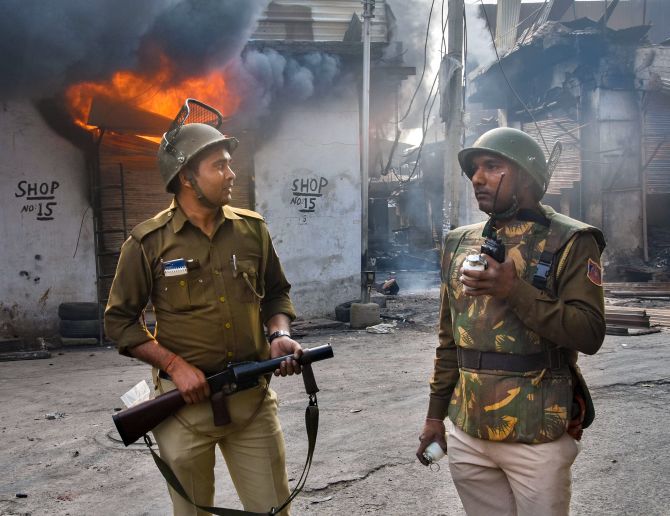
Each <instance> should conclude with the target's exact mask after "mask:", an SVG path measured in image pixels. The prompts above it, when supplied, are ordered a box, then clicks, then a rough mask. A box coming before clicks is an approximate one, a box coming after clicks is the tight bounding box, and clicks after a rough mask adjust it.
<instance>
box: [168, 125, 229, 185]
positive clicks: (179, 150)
mask: <svg viewBox="0 0 670 516" xmlns="http://www.w3.org/2000/svg"><path fill="white" fill-rule="evenodd" d="M167 134H168V133H165V134H164V135H163V139H162V141H161V145H160V147H159V148H158V167H159V170H160V174H161V178H162V179H163V183H164V184H165V188H166V190H167V189H168V188H169V185H170V181H172V179H174V177H175V176H176V175H177V174H178V173H179V171H180V170H181V169H182V168H183V167H184V165H186V164H187V163H188V162H189V161H191V159H192V158H193V157H194V156H196V155H197V154H199V153H200V152H202V151H204V150H205V149H207V148H209V147H211V146H213V145H216V144H219V143H223V144H225V145H226V148H227V150H228V152H230V153H231V154H232V152H233V151H234V150H235V149H236V148H237V145H238V143H239V142H238V140H237V138H233V137H232V136H226V135H225V134H222V133H221V132H220V131H219V130H218V129H216V128H215V127H212V126H211V125H209V124H201V123H191V124H185V125H183V126H181V128H180V129H179V131H178V133H177V134H176V135H175V136H174V137H173V138H172V139H171V141H168V137H167ZM168 191H169V190H168Z"/></svg>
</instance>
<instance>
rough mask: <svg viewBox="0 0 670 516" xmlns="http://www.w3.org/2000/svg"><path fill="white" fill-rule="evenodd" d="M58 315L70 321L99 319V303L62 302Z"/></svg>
mask: <svg viewBox="0 0 670 516" xmlns="http://www.w3.org/2000/svg"><path fill="white" fill-rule="evenodd" d="M58 317H60V318H61V319H66V320H68V321H89V320H93V319H96V320H97V319H98V303H84V302H77V303H61V304H60V305H58Z"/></svg>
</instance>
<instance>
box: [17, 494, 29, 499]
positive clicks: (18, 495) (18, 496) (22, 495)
mask: <svg viewBox="0 0 670 516" xmlns="http://www.w3.org/2000/svg"><path fill="white" fill-rule="evenodd" d="M16 497H17V498H28V495H27V494H26V493H16Z"/></svg>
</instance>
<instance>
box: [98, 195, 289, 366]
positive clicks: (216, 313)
mask: <svg viewBox="0 0 670 516" xmlns="http://www.w3.org/2000/svg"><path fill="white" fill-rule="evenodd" d="M180 258H183V259H185V260H187V261H188V260H193V261H192V262H190V265H189V266H188V270H187V271H186V272H184V273H181V274H178V275H174V276H170V275H168V276H166V274H165V272H164V263H165V262H168V261H169V260H176V259H180ZM290 287H291V286H290V284H289V283H288V281H287V280H286V278H285V276H284V272H283V271H282V267H281V265H280V263H279V259H278V257H277V254H276V253H275V250H274V247H273V246H272V242H271V241H270V237H269V234H268V230H267V227H266V225H265V223H264V221H263V219H262V217H261V216H260V215H258V214H257V213H255V212H252V211H249V210H242V209H238V208H231V207H229V206H224V207H223V208H222V210H221V218H220V219H219V220H218V222H217V226H216V228H215V230H214V232H213V234H212V237H211V239H210V238H209V237H208V236H207V235H205V234H204V233H203V232H202V231H201V230H200V229H199V228H197V227H196V226H194V225H192V224H191V223H190V222H189V220H188V218H187V217H186V215H185V214H184V212H183V211H182V210H181V208H179V206H178V205H177V204H176V202H175V201H173V203H172V205H171V206H170V208H169V209H168V210H165V211H163V212H161V213H159V214H158V215H156V217H154V218H153V219H149V220H148V221H145V222H144V223H142V224H140V225H139V226H138V227H137V228H135V230H133V233H132V234H131V236H130V237H129V238H128V240H126V242H125V243H124V244H123V246H122V248H121V256H120V258H119V263H118V266H117V271H116V276H115V277H114V281H113V283H112V288H111V291H110V295H109V302H108V304H107V308H106V310H105V331H106V333H107V336H108V337H109V338H111V339H112V340H114V341H116V343H117V346H118V349H119V352H120V353H121V354H124V355H129V352H128V350H129V348H132V347H133V346H136V345H138V344H142V343H144V342H146V341H148V340H151V339H153V338H154V336H153V335H152V334H151V333H150V332H149V331H148V330H147V328H146V325H145V324H144V322H143V317H142V314H143V311H144V309H145V307H146V306H147V303H148V301H149V300H150V301H151V303H152V305H153V309H154V311H155V314H156V322H157V324H156V335H155V338H156V340H157V341H158V342H159V343H160V344H161V345H162V346H164V347H165V348H167V349H169V350H170V351H172V352H174V353H176V354H178V355H180V356H181V357H183V358H184V359H185V360H186V361H188V362H189V363H191V364H192V365H194V366H196V367H198V368H200V369H201V370H203V371H204V372H205V373H213V372H217V371H220V370H222V369H223V368H225V367H226V366H227V365H228V364H229V363H230V362H240V361H245V360H264V359H267V358H269V345H268V343H267V340H266V338H265V333H264V329H263V324H264V323H265V322H267V321H268V319H270V318H271V317H272V316H274V315H276V314H278V313H283V314H286V315H287V316H288V317H289V318H291V319H294V318H295V312H294V309H293V305H292V304H291V301H290V299H289V290H290Z"/></svg>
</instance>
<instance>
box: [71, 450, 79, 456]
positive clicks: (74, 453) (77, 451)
mask: <svg viewBox="0 0 670 516" xmlns="http://www.w3.org/2000/svg"><path fill="white" fill-rule="evenodd" d="M75 457H79V450H75V451H73V452H72V458H75Z"/></svg>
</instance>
